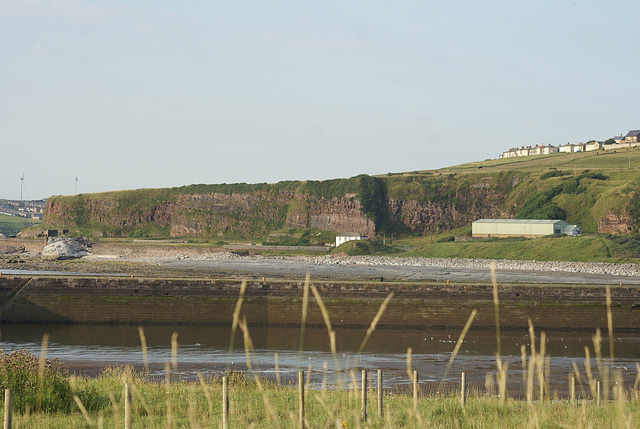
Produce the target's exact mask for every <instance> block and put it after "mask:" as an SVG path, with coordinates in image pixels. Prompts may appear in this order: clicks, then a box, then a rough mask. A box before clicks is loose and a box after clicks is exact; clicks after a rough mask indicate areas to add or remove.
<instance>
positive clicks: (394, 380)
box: [0, 325, 640, 387]
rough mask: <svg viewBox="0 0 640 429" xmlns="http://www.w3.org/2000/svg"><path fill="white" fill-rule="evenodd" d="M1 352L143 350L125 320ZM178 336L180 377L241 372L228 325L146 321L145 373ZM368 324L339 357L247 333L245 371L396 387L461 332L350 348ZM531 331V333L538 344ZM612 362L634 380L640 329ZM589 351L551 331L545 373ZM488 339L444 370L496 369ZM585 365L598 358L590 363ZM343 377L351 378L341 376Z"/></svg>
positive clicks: (402, 335)
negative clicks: (373, 374)
mask: <svg viewBox="0 0 640 429" xmlns="http://www.w3.org/2000/svg"><path fill="white" fill-rule="evenodd" d="M0 328H1V330H2V337H1V340H2V349H3V351H4V352H10V351H13V350H19V349H27V350H31V351H32V352H33V353H35V354H39V353H40V349H41V342H42V336H43V334H44V333H49V335H50V337H49V345H48V350H47V357H49V358H51V357H57V358H59V359H60V360H61V361H62V362H64V363H66V364H68V365H69V367H70V368H71V369H72V370H76V371H78V372H79V373H84V374H88V375H92V374H95V373H96V370H97V369H98V368H100V367H103V366H113V365H134V366H136V367H138V368H142V364H143V354H142V349H141V345H140V344H141V343H140V337H139V333H138V329H137V327H129V326H126V327H123V326H41V325H27V326H25V325H4V326H1V327H0ZM173 332H177V334H178V372H179V373H180V375H181V376H182V377H184V378H195V377H196V373H197V372H198V371H199V372H202V373H204V374H205V375H211V376H212V375H216V374H220V373H221V372H224V371H225V370H226V369H227V368H233V369H241V370H246V367H247V357H246V354H245V351H244V341H243V338H242V336H241V335H240V334H238V335H237V337H236V339H235V345H234V349H233V351H232V353H231V354H229V340H230V332H231V328H229V327H194V326H188V327H183V326H175V327H172V326H147V327H145V328H144V333H145V337H146V341H147V345H148V361H149V364H150V367H151V373H152V374H153V375H156V376H158V377H161V376H162V375H163V372H164V367H165V364H166V363H167V362H170V361H171V336H172V334H173ZM365 333H366V330H363V329H337V330H336V347H337V362H336V361H334V359H333V356H332V354H331V352H330V348H329V341H328V336H327V332H326V329H318V328H307V329H306V333H305V338H304V347H303V350H302V352H299V345H300V329H299V328H271V327H269V328H266V327H254V328H251V329H250V334H251V339H252V341H253V346H254V351H252V353H251V355H250V358H251V364H252V367H253V369H254V370H255V371H256V372H257V373H258V374H260V375H262V376H266V377H271V378H275V377H276V368H275V367H276V356H277V362H278V375H279V376H281V377H282V378H283V379H285V380H292V379H293V378H294V375H295V374H296V371H297V370H299V369H305V370H308V369H311V370H312V382H313V383H314V385H315V386H316V387H318V386H319V385H320V383H321V382H322V381H323V380H326V381H327V383H328V384H329V385H333V384H334V382H335V380H336V373H335V368H336V366H335V365H336V363H337V365H338V367H339V368H340V369H341V370H345V369H346V370H349V369H358V370H359V369H368V370H372V371H375V370H377V369H383V370H384V371H385V383H387V385H388V386H396V385H401V384H404V383H408V382H409V381H408V377H407V349H408V348H409V347H411V349H412V358H411V366H412V369H415V370H418V371H419V372H420V379H421V380H424V381H428V380H440V379H441V378H442V376H443V373H444V371H445V368H446V366H447V362H448V361H449V359H450V357H451V353H452V351H453V349H454V347H455V343H456V341H457V339H458V336H459V334H460V331H447V330H429V331H426V330H385V329H383V330H377V331H376V332H374V334H373V335H372V336H371V338H370V339H369V341H368V343H367V345H366V347H365V348H364V351H363V352H362V353H360V354H358V353H357V351H358V349H359V347H360V345H361V343H362V340H363V339H364V337H365ZM539 334H540V332H536V335H537V337H538V341H536V343H537V344H536V348H538V347H539V344H538V343H539ZM501 340H502V341H501V344H502V355H503V358H504V359H506V360H507V361H508V362H509V372H510V377H511V378H513V379H516V380H517V379H520V380H521V379H522V372H521V370H522V360H521V352H520V347H521V345H522V344H524V345H525V346H526V347H527V351H528V352H530V349H529V342H530V341H529V336H528V334H527V333H525V332H503V333H502V336H501ZM608 341H609V340H608V338H607V337H606V336H605V337H604V338H603V343H602V349H603V354H604V355H605V356H608V350H609V343H608ZM614 344H615V363H614V366H615V367H616V368H619V369H620V370H621V371H622V374H623V377H624V379H625V381H626V382H627V383H633V382H634V381H635V380H636V376H637V370H636V363H639V362H640V334H635V333H634V334H627V333H625V334H620V335H615V336H614ZM585 347H589V349H590V353H591V356H594V355H595V353H594V349H593V342H592V334H590V333H576V332H550V333H548V334H547V342H546V349H547V353H548V354H550V355H551V367H550V369H551V373H552V378H553V379H555V381H556V382H564V381H566V380H567V374H568V373H570V372H572V371H573V369H572V363H573V362H575V363H576V364H577V366H578V368H579V369H580V371H581V372H582V373H583V374H584V363H585V359H584V356H585V351H584V348H585ZM495 353H496V337H495V332H494V331H470V332H469V333H468V334H467V336H466V338H465V340H464V342H463V343H462V347H461V348H460V352H459V353H458V355H457V357H456V358H455V360H454V363H453V366H452V367H451V372H450V376H449V377H448V378H449V379H451V380H457V379H458V377H459V374H460V372H462V371H465V372H467V377H468V378H469V379H470V380H474V379H475V380H484V379H485V376H486V374H487V373H490V372H495V370H496V362H495ZM591 365H592V367H594V368H595V367H596V361H595V360H594V359H592V360H591ZM343 377H345V380H346V379H349V375H343Z"/></svg>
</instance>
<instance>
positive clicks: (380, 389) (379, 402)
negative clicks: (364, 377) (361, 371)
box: [378, 369, 382, 417]
mask: <svg viewBox="0 0 640 429" xmlns="http://www.w3.org/2000/svg"><path fill="white" fill-rule="evenodd" d="M378 417H382V370H381V369H379V370H378Z"/></svg>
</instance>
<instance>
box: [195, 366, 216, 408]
mask: <svg viewBox="0 0 640 429" xmlns="http://www.w3.org/2000/svg"><path fill="white" fill-rule="evenodd" d="M197 374H198V381H199V382H200V387H202V393H204V397H205V399H206V400H207V405H208V406H209V416H212V415H213V398H212V397H211V392H210V391H209V387H208V386H207V383H206V382H205V381H204V377H203V376H202V373H201V372H200V371H198V372H197Z"/></svg>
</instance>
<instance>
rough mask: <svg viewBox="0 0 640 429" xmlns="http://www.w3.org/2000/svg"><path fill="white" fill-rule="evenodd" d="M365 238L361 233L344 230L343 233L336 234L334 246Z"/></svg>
mask: <svg viewBox="0 0 640 429" xmlns="http://www.w3.org/2000/svg"><path fill="white" fill-rule="evenodd" d="M366 239H367V237H366V236H365V235H361V234H359V233H357V232H345V233H343V234H338V235H336V247H338V246H339V245H341V244H342V243H346V242H347V241H353V240H366Z"/></svg>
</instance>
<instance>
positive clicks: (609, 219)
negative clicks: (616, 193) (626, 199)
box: [598, 210, 634, 234]
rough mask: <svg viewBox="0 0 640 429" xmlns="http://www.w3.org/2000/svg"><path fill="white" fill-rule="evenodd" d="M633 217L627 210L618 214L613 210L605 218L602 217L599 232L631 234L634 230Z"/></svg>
mask: <svg viewBox="0 0 640 429" xmlns="http://www.w3.org/2000/svg"><path fill="white" fill-rule="evenodd" d="M633 226H634V222H633V218H632V217H631V215H630V214H629V212H627V211H626V210H623V211H622V213H621V214H616V213H615V212H614V211H613V210H611V211H610V212H609V213H608V214H607V215H606V216H605V217H604V218H602V219H600V223H599V225H598V232H599V233H602V234H629V233H631V232H632V231H633Z"/></svg>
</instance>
